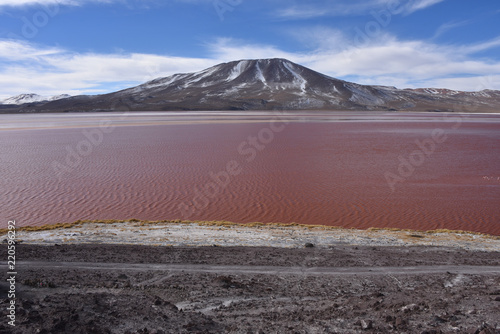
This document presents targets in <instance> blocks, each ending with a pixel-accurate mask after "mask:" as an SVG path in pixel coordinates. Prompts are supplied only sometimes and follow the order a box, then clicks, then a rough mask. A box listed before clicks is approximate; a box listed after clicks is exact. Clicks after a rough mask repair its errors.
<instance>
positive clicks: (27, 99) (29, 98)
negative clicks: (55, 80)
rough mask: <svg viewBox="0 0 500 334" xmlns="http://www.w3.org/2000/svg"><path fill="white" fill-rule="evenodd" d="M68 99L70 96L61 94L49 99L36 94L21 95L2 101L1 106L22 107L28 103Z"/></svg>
mask: <svg viewBox="0 0 500 334" xmlns="http://www.w3.org/2000/svg"><path fill="white" fill-rule="evenodd" d="M67 97H70V95H68V94H61V95H56V96H50V97H47V96H41V95H38V94H34V93H27V94H20V95H17V96H12V97H9V98H7V99H5V100H3V101H0V104H17V105H21V104H26V103H38V102H48V101H55V100H60V99H65V98H67Z"/></svg>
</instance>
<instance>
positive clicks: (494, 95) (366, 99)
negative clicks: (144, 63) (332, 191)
mask: <svg viewBox="0 0 500 334" xmlns="http://www.w3.org/2000/svg"><path fill="white" fill-rule="evenodd" d="M21 109H22V110H21V111H25V112H30V111H32V112H48V111H112V110H138V111H139V110H158V111H161V110H273V109H288V110H308V109H309V110H315V109H316V110H318V109H322V110H405V111H407V110H417V111H459V112H498V110H500V91H491V90H484V91H481V92H458V91H451V90H440V89H403V90H401V89H396V88H394V87H387V86H366V85H359V84H355V83H351V82H347V81H343V80H338V79H335V78H331V77H329V76H326V75H323V74H321V73H318V72H316V71H313V70H311V69H309V68H306V67H304V66H301V65H298V64H295V63H292V62H290V61H288V60H285V59H259V60H240V61H233V62H229V63H223V64H219V65H216V66H213V67H210V68H208V69H205V70H203V71H200V72H196V73H187V74H175V75H172V76H169V77H166V78H159V79H155V80H152V81H149V82H147V83H144V84H142V85H139V86H137V87H133V88H129V89H125V90H122V91H119V92H115V93H111V94H105V95H97V96H76V97H70V98H65V99H60V100H57V101H52V102H48V103H42V104H35V105H26V106H23V108H21Z"/></svg>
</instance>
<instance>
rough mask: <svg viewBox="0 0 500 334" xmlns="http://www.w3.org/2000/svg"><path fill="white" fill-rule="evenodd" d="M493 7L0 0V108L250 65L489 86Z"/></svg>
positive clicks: (496, 67) (497, 41)
mask: <svg viewBox="0 0 500 334" xmlns="http://www.w3.org/2000/svg"><path fill="white" fill-rule="evenodd" d="M499 22H500V2H499V1H498V0H477V1H470V0H367V1H358V0H350V1H349V0H309V1H297V0H266V1H260V0H253V1H251V0H164V1H160V0H143V1H136V0H0V99H2V98H7V97H9V96H13V95H17V94H21V93H29V92H33V93H38V94H40V95H56V94H61V93H67V94H71V95H77V94H101V93H106V92H110V91H114V90H118V89H122V88H127V87H130V86H134V85H136V84H140V83H142V82H145V81H148V80H152V79H154V78H157V77H164V76H168V75H171V74H174V73H181V72H192V71H198V70H202V69H204V68H207V67H210V66H212V65H216V64H218V63H221V62H226V61H232V60H238V59H249V58H274V57H281V58H287V59H289V60H291V61H294V62H297V63H299V64H302V65H304V66H308V67H310V68H312V69H314V70H317V71H320V72H322V73H325V74H328V75H330V76H333V77H336V78H340V79H344V80H349V81H354V82H358V83H362V84H378V85H390V86H396V87H398V88H415V87H443V88H450V89H457V90H470V91H472V90H482V89H500V23H499Z"/></svg>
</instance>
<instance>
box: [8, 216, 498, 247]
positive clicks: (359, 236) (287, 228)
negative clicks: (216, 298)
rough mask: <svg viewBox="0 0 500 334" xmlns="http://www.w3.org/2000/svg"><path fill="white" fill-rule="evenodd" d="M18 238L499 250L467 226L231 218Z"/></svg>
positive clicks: (73, 228) (80, 227)
mask: <svg viewBox="0 0 500 334" xmlns="http://www.w3.org/2000/svg"><path fill="white" fill-rule="evenodd" d="M17 240H19V241H21V242H23V243H27V244H47V245H52V244H59V243H64V244H79V243H105V244H137V245H157V246H213V245H217V246H227V247H230V246H247V247H278V248H302V247H304V245H305V244H306V243H312V244H314V245H315V246H316V247H331V246H338V245H360V246H443V247H453V248H460V249H468V250H476V251H500V237H496V236H489V235H484V234H476V233H471V232H462V231H444V230H437V231H426V232H423V231H408V230H384V229H368V230H356V229H343V228H335V227H328V226H306V225H293V224H292V225H281V224H258V223H255V224H246V225H241V224H234V223H229V222H179V221H176V222H171V221H163V222H147V221H136V220H132V221H126V222H120V221H101V222H97V221H94V222H76V223H73V224H59V225H54V226H45V227H34V228H23V229H20V230H18V231H17Z"/></svg>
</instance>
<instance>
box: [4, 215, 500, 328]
mask: <svg viewBox="0 0 500 334" xmlns="http://www.w3.org/2000/svg"><path fill="white" fill-rule="evenodd" d="M77 226H79V227H77ZM77 226H74V227H71V228H67V229H59V230H50V231H39V232H25V231H19V233H18V235H17V236H18V240H22V243H20V244H18V245H17V247H16V270H17V277H16V296H17V299H16V307H17V308H16V326H15V327H11V326H9V325H8V324H7V317H6V316H7V306H8V303H9V302H10V300H9V298H8V296H7V292H8V285H7V284H6V282H5V279H6V278H7V275H6V273H7V267H6V265H5V264H2V265H1V266H0V267H1V270H2V272H3V273H5V279H4V280H2V282H3V283H0V304H1V305H0V318H1V319H4V320H3V321H1V322H0V333H23V334H24V333H27V334H29V333H75V334H77V333H156V334H159V333H244V334H246V333H252V334H255V333H419V334H423V333H471V334H472V333H474V334H489V333H500V317H499V314H500V249H499V240H498V239H496V238H494V237H488V236H481V235H474V234H466V233H448V234H447V233H424V232H411V231H399V232H397V231H378V230H377V231H354V230H336V229H325V228H319V227H318V228H305V227H301V226H293V227H283V226H267V227H253V228H248V227H246V228H243V227H238V226H205V225H199V224H171V223H169V224H164V226H162V225H158V224H140V223H137V222H131V223H127V224H118V223H116V224H83V225H77ZM182 232H183V233H182ZM285 236H287V238H288V239H286V240H281V239H283V238H284V237H285ZM162 238H164V240H162ZM280 238H281V239H280ZM163 243H165V245H164V244H163ZM306 243H310V244H307V247H306ZM264 245H265V246H264ZM433 245H434V246H433ZM438 245H439V246H438ZM221 246H224V247H221ZM0 256H2V257H3V258H7V247H6V245H5V246H4V247H2V246H0Z"/></svg>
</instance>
